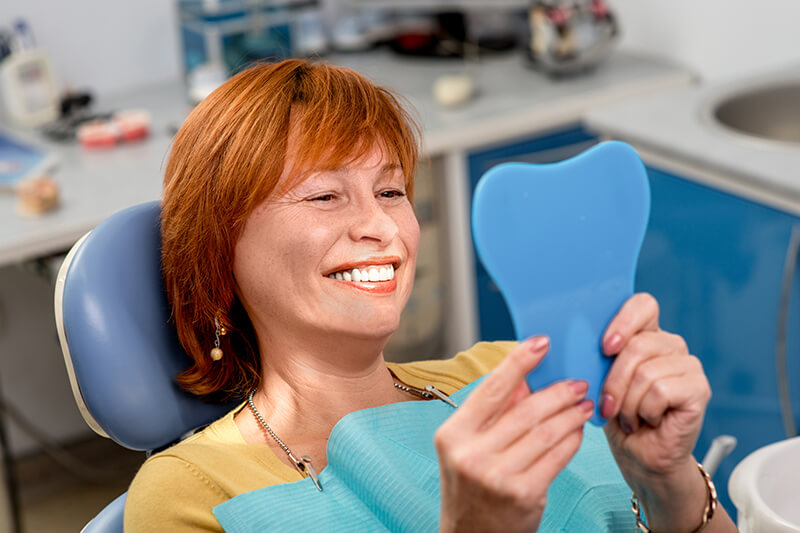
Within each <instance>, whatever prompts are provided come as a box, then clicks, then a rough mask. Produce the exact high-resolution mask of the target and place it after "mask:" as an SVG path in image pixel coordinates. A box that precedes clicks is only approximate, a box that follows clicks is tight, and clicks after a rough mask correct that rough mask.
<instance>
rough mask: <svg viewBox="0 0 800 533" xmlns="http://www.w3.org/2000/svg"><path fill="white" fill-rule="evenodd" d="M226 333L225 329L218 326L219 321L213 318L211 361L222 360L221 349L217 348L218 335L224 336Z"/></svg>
mask: <svg viewBox="0 0 800 533" xmlns="http://www.w3.org/2000/svg"><path fill="white" fill-rule="evenodd" d="M227 333H228V331H227V330H226V329H225V327H224V326H220V324H219V319H217V317H214V347H213V348H211V359H213V360H214V361H219V360H220V359H222V355H223V352H222V348H220V347H219V337H220V335H226V334H227Z"/></svg>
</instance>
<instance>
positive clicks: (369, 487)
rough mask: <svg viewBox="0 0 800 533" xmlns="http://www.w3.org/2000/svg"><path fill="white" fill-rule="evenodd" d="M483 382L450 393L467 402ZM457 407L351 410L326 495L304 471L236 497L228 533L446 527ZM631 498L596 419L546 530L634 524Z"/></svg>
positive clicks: (225, 514)
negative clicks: (444, 467) (446, 464)
mask: <svg viewBox="0 0 800 533" xmlns="http://www.w3.org/2000/svg"><path fill="white" fill-rule="evenodd" d="M479 381H480V380H479ZM479 381H478V382H479ZM478 382H475V383H472V384H470V385H468V386H466V387H464V388H463V389H461V390H460V391H458V392H457V393H455V394H453V395H452V396H451V397H452V398H453V400H455V401H456V403H458V404H461V403H462V402H463V401H464V399H465V398H466V397H467V395H468V394H469V393H470V391H471V390H472V389H474V388H475V386H476V385H477V383H478ZM453 412H454V409H453V407H451V406H449V405H447V404H446V403H444V402H441V401H427V402H421V401H410V402H403V403H396V404H391V405H384V406H381V407H376V408H373V409H365V410H362V411H356V412H354V413H350V414H348V415H347V416H345V417H344V418H342V419H341V420H340V421H339V423H338V424H336V426H335V427H334V428H333V431H332V432H331V436H330V439H329V440H328V446H327V458H328V465H327V466H326V467H325V468H324V469H323V470H322V472H320V474H319V480H320V483H321V484H322V488H323V490H322V492H319V491H318V490H317V489H316V487H314V484H313V482H312V481H311V479H310V478H305V479H303V480H300V481H296V482H293V483H284V484H280V485H274V486H271V487H265V488H263V489H259V490H256V491H253V492H248V493H245V494H241V495H239V496H236V497H234V498H232V499H230V500H228V501H227V502H225V503H222V504H220V505H218V506H216V507H215V508H214V515H215V516H216V517H217V520H218V521H219V523H220V524H221V525H222V527H223V528H224V529H225V531H226V532H228V533H245V532H265V531H269V532H283V531H287V532H289V531H291V532H294V531H303V532H305V531H313V532H315V533H329V532H339V531H341V532H345V531H346V532H354V531H356V532H361V531H368V532H373V531H376V532H386V531H392V532H403V533H415V532H419V533H423V532H435V531H438V530H439V512H440V492H439V465H438V460H437V456H436V450H435V449H434V446H433V434H434V432H435V431H436V428H438V427H439V426H440V425H441V424H442V423H443V422H444V421H445V420H446V419H447V418H448V417H449V416H450V415H451V414H452V413H453ZM629 500H630V489H629V488H628V486H627V485H626V484H625V481H624V479H623V478H622V474H621V473H620V472H619V469H618V468H617V465H616V463H615V462H614V459H613V457H612V456H611V452H610V450H609V448H608V444H607V442H606V438H605V435H604V434H603V432H602V430H600V429H599V428H596V427H594V426H592V425H591V424H587V425H586V427H585V430H584V438H583V443H582V445H581V448H580V450H579V451H578V453H577V454H576V456H575V457H574V458H573V459H572V461H571V462H570V463H569V465H567V467H566V468H565V469H564V470H563V471H562V472H561V473H560V474H559V476H558V477H557V478H556V479H555V481H554V482H553V483H552V484H551V485H550V488H549V490H548V503H547V507H546V508H545V512H544V516H543V518H542V521H541V524H540V527H539V531H542V532H549V531H553V532H556V531H575V532H584V531H592V532H596V531H634V530H635V527H636V525H635V522H634V519H633V513H631V510H630V502H629Z"/></svg>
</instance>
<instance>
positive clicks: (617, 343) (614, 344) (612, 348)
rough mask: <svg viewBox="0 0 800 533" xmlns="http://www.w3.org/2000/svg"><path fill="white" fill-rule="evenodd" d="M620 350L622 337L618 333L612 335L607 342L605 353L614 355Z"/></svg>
mask: <svg viewBox="0 0 800 533" xmlns="http://www.w3.org/2000/svg"><path fill="white" fill-rule="evenodd" d="M621 349H622V336H621V335H620V334H619V333H614V334H613V335H612V336H611V337H610V338H609V339H608V340H607V341H606V346H605V352H606V353H607V354H616V353H619V351H620V350H621Z"/></svg>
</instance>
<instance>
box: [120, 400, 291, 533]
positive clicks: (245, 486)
mask: <svg viewBox="0 0 800 533" xmlns="http://www.w3.org/2000/svg"><path fill="white" fill-rule="evenodd" d="M240 408H241V407H239V408H237V409H234V410H233V411H232V412H230V413H228V414H227V415H226V416H224V417H223V418H221V419H219V420H217V421H216V422H214V423H213V424H211V425H210V426H208V427H207V428H205V429H204V430H202V431H200V432H199V433H196V434H195V435H192V436H191V437H189V438H187V439H185V440H183V441H181V442H180V443H178V444H176V445H174V446H172V447H170V448H168V449H166V450H164V451H162V452H159V453H157V454H155V455H153V456H151V457H150V458H148V459H147V460H146V461H145V462H144V464H143V465H142V466H141V468H140V469H139V471H138V472H137V474H136V476H135V477H134V479H133V482H132V483H131V485H130V487H129V489H128V496H127V500H126V503H125V531H129V530H130V531H178V532H180V531H196V530H200V531H221V527H220V526H219V523H218V522H217V520H216V518H214V515H213V514H212V512H211V510H212V509H213V508H214V507H215V506H216V505H219V504H220V503H222V502H224V501H227V500H228V499H230V498H232V497H234V496H237V495H239V494H243V493H245V492H249V491H252V490H256V489H259V488H263V487H266V486H269V485H275V484H278V483H283V482H286V481H292V479H290V478H288V477H287V475H286V471H287V470H288V467H286V466H285V465H283V463H281V462H280V460H279V459H277V457H275V455H274V453H272V451H271V450H270V449H269V447H267V446H266V445H264V446H258V445H252V444H247V443H246V442H245V441H244V439H243V438H242V436H241V433H239V431H238V428H237V426H236V424H235V422H234V420H233V417H234V415H235V413H236V412H238V411H239V409H240Z"/></svg>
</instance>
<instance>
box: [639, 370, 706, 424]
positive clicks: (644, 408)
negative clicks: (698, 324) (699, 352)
mask: <svg viewBox="0 0 800 533" xmlns="http://www.w3.org/2000/svg"><path fill="white" fill-rule="evenodd" d="M687 360H688V358H687ZM687 366H688V365H687ZM710 395H711V391H710V388H709V387H708V381H707V380H706V379H705V376H703V375H702V374H699V373H686V374H682V375H679V376H672V377H667V378H663V379H659V380H657V381H655V382H653V383H652V385H651V386H650V388H649V389H648V390H647V393H646V394H645V395H644V396H643V397H642V399H641V402H640V404H639V407H638V409H637V411H638V413H639V416H640V417H641V418H642V419H643V420H644V421H645V422H647V424H648V425H650V426H652V427H657V426H658V425H659V424H660V423H661V420H662V418H663V416H664V413H666V412H667V410H669V409H672V408H683V407H685V406H686V405H687V404H689V403H691V402H698V403H699V406H700V407H702V408H704V407H705V404H706V403H707V402H708V399H709V397H710ZM698 411H699V412H700V413H702V412H704V410H703V409H699V410H698Z"/></svg>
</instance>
